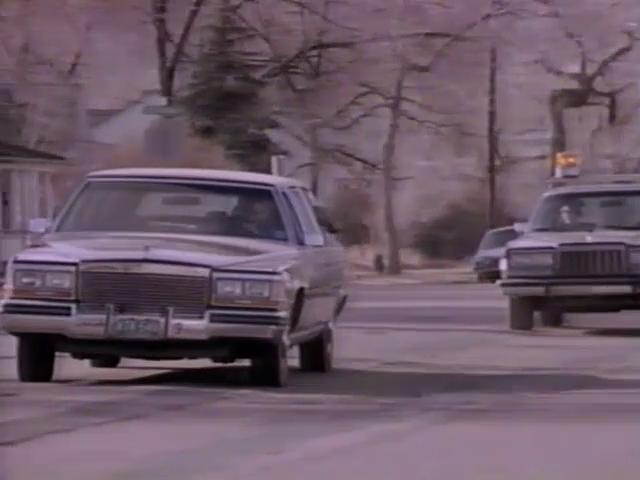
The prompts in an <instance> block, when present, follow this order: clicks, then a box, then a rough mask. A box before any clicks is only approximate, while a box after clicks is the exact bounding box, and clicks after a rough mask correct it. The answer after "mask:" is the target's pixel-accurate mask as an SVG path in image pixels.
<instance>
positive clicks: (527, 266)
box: [507, 250, 555, 277]
mask: <svg viewBox="0 0 640 480" xmlns="http://www.w3.org/2000/svg"><path fill="white" fill-rule="evenodd" d="M554 264H555V255H554V251H553V250H510V251H509V253H508V256H507V276H509V277H510V276H514V275H516V276H517V275H518V274H523V275H534V276H535V275H550V274H551V273H553V266H554Z"/></svg>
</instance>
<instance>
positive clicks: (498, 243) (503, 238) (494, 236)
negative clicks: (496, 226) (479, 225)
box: [478, 228, 518, 250]
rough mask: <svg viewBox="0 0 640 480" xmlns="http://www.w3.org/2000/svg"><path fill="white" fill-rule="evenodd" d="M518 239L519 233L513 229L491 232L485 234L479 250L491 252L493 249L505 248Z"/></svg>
mask: <svg viewBox="0 0 640 480" xmlns="http://www.w3.org/2000/svg"><path fill="white" fill-rule="evenodd" d="M517 237H518V233H517V232H516V231H515V230H514V229H512V228H508V229H502V230H491V231H489V232H487V233H485V235H484V237H483V238H482V242H480V247H479V248H478V250H489V249H492V248H501V247H504V246H505V245H506V244H507V243H509V242H510V241H511V240H515V239H516V238H517Z"/></svg>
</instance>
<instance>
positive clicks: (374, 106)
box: [344, 3, 510, 274]
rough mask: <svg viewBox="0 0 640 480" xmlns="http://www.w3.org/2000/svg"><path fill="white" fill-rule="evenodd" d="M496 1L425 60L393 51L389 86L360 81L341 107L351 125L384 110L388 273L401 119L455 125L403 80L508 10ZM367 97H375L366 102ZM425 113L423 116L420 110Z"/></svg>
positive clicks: (433, 126) (396, 264) (394, 257)
mask: <svg viewBox="0 0 640 480" xmlns="http://www.w3.org/2000/svg"><path fill="white" fill-rule="evenodd" d="M509 13H510V12H509V11H508V10H506V9H505V8H504V7H503V6H502V5H501V4H500V3H498V4H497V5H496V4H494V5H493V6H492V8H491V9H490V10H489V11H488V12H487V13H485V14H483V15H481V16H480V17H478V18H477V19H475V20H473V21H472V22H470V23H468V24H467V25H465V26H464V27H463V28H462V29H460V31H458V32H452V33H449V34H448V35H447V36H446V37H445V38H446V39H445V40H444V41H443V42H442V43H441V44H440V45H439V46H438V47H437V48H436V49H435V51H434V53H433V54H432V55H431V57H430V58H429V59H428V61H427V62H425V63H420V62H416V61H412V60H409V59H408V58H407V57H406V56H404V55H402V54H400V55H399V54H398V53H396V57H397V58H399V59H400V61H399V64H398V66H397V69H396V73H395V77H394V80H393V85H392V87H391V89H390V90H386V89H384V88H380V87H378V86H375V85H373V84H370V83H366V82H365V83H361V84H360V87H361V89H360V91H359V92H358V93H357V94H356V96H355V97H354V98H353V99H352V100H351V102H350V103H349V104H348V106H347V108H345V109H344V111H345V112H346V111H347V110H348V109H353V108H354V107H355V108H356V109H358V110H360V111H359V113H358V114H357V115H356V116H355V117H353V118H352V119H351V120H350V122H349V124H350V125H353V124H355V123H357V122H359V121H361V120H363V119H366V118H369V117H371V116H373V115H375V114H377V112H379V111H384V112H386V113H387V119H388V120H387V128H386V133H385V137H384V141H383V144H382V151H381V172H382V184H383V187H382V190H383V191H382V194H383V219H384V229H385V233H386V237H387V241H386V255H387V266H386V270H387V273H389V274H399V273H401V271H402V261H401V254H400V242H399V238H398V230H397V225H396V220H395V202H394V183H395V181H396V176H395V155H396V149H397V145H398V136H399V133H400V128H401V123H402V122H403V121H407V120H408V121H411V122H414V123H417V124H418V125H420V126H421V127H423V128H426V129H429V130H432V131H435V132H439V131H441V130H442V129H443V128H449V127H454V126H457V125H456V124H452V123H446V122H441V121H434V120H433V119H431V118H429V115H428V114H429V113H433V110H432V109H431V108H430V106H429V105H426V104H424V103H421V102H418V101H416V100H415V99H413V98H411V96H410V95H409V94H408V93H407V86H408V85H407V84H408V81H409V79H410V77H411V76H412V75H426V74H433V73H434V69H435V68H436V67H437V65H438V64H439V63H440V62H442V61H443V60H444V59H445V58H446V55H447V54H448V52H449V51H450V49H451V48H452V47H453V46H454V45H455V44H457V43H459V42H462V41H466V40H468V34H469V32H471V31H472V30H474V29H475V28H476V27H478V26H480V25H482V24H483V23H485V22H487V21H488V20H490V19H492V18H495V17H498V16H503V15H506V14H509ZM370 98H374V99H375V101H374V102H373V103H371V102H370V101H368V102H366V103H365V101H367V100H369V99H370ZM416 108H417V110H418V111H422V114H417V113H415V110H416ZM425 113H426V114H427V115H426V116H425V115H424V114H425Z"/></svg>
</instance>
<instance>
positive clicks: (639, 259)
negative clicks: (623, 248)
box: [629, 248, 640, 272]
mask: <svg viewBox="0 0 640 480" xmlns="http://www.w3.org/2000/svg"><path fill="white" fill-rule="evenodd" d="M629 264H630V265H631V269H632V270H633V271H636V272H637V271H640V248H632V249H630V250H629Z"/></svg>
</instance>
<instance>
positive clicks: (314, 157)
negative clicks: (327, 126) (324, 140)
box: [309, 124, 320, 196]
mask: <svg viewBox="0 0 640 480" xmlns="http://www.w3.org/2000/svg"><path fill="white" fill-rule="evenodd" d="M309 154H310V156H311V168H310V170H311V191H312V192H313V194H314V195H315V196H318V194H319V189H320V144H319V143H318V126H317V125H315V124H312V125H311V127H310V130H309Z"/></svg>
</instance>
